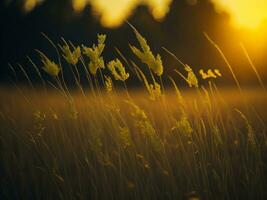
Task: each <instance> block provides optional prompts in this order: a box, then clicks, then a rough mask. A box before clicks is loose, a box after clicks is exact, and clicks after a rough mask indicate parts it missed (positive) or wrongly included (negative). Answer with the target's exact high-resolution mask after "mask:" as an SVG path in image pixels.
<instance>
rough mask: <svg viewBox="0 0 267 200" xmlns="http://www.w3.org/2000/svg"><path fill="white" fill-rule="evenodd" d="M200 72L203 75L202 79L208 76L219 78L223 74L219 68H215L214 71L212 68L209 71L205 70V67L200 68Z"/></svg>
mask: <svg viewBox="0 0 267 200" xmlns="http://www.w3.org/2000/svg"><path fill="white" fill-rule="evenodd" d="M199 74H200V75H201V77H202V79H207V78H217V77H218V76H219V77H221V76H222V74H221V73H220V71H219V70H218V69H215V70H214V71H212V70H211V69H208V71H207V72H204V70H203V69H201V70H199Z"/></svg>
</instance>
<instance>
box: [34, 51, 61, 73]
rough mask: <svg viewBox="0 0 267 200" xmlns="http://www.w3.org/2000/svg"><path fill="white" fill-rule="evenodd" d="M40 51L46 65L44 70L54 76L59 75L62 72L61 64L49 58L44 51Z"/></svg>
mask: <svg viewBox="0 0 267 200" xmlns="http://www.w3.org/2000/svg"><path fill="white" fill-rule="evenodd" d="M38 53H39V55H40V57H41V61H42V63H43V64H44V67H43V69H44V71H45V72H46V73H48V74H49V75H51V76H54V77H56V76H58V73H59V72H60V68H59V66H58V65H57V64H56V63H55V62H53V61H51V60H50V59H49V58H47V56H46V55H45V54H43V53H42V52H40V51H38Z"/></svg>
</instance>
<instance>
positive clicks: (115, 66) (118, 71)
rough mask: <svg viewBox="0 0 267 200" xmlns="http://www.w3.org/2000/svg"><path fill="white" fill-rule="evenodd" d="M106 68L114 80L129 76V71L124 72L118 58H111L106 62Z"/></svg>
mask: <svg viewBox="0 0 267 200" xmlns="http://www.w3.org/2000/svg"><path fill="white" fill-rule="evenodd" d="M108 69H109V70H110V71H111V73H112V75H113V76H114V78H115V79H116V80H120V81H125V80H127V79H128V78H129V76H130V75H129V73H126V72H125V68H124V66H123V65H122V63H121V61H120V60H119V59H116V60H112V61H110V62H109V63H108Z"/></svg>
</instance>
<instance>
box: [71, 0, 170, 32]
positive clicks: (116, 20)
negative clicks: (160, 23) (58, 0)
mask: <svg viewBox="0 0 267 200" xmlns="http://www.w3.org/2000/svg"><path fill="white" fill-rule="evenodd" d="M171 2H172V0H97V1H95V0H72V6H73V9H74V10H75V11H77V12H80V11H82V10H83V9H84V7H85V6H86V4H90V5H91V6H92V9H93V11H94V13H95V14H96V15H97V16H98V17H99V18H100V22H101V24H102V25H103V26H105V27H117V26H119V25H121V24H122V23H123V22H124V20H126V19H127V18H128V17H129V16H130V15H131V14H132V13H133V12H134V9H135V8H136V7H137V6H139V5H144V6H147V7H148V8H149V10H150V12H151V13H152V15H153V17H154V18H155V19H156V20H162V19H163V18H164V17H165V15H166V14H167V13H168V11H169V6H170V4H171Z"/></svg>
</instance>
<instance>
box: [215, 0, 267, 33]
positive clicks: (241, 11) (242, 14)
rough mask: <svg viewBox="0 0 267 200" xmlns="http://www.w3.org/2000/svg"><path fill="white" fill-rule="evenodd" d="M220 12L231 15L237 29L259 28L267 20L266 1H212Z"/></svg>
mask: <svg viewBox="0 0 267 200" xmlns="http://www.w3.org/2000/svg"><path fill="white" fill-rule="evenodd" d="M212 2H214V3H215V5H216V8H217V10H218V11H226V12H227V13H229V14H230V15H231V19H232V22H233V24H234V25H235V26H237V27H246V28H250V29H255V28H258V27H259V26H260V25H261V24H262V23H263V22H264V21H266V20H267V12H266V10H267V1H266V0H253V1H252V0H212Z"/></svg>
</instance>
